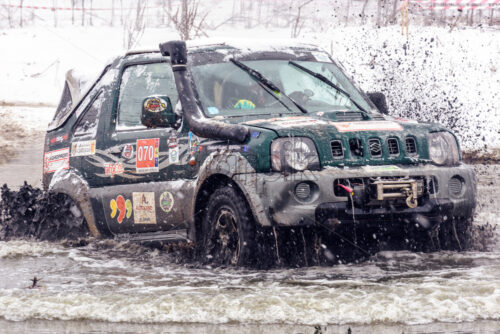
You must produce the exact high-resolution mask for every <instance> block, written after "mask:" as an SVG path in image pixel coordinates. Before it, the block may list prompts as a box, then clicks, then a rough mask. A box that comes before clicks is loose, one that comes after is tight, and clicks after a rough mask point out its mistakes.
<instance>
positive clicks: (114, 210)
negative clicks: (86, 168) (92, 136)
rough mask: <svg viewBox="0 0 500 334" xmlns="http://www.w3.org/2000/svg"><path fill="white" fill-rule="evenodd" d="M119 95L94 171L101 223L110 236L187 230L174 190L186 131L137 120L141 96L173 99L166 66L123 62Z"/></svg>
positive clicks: (168, 70) (174, 99)
mask: <svg viewBox="0 0 500 334" xmlns="http://www.w3.org/2000/svg"><path fill="white" fill-rule="evenodd" d="M121 66H122V67H121V71H120V72H121V76H120V80H119V93H118V96H117V98H116V101H115V103H114V107H113V111H112V112H111V114H110V118H109V124H110V126H109V127H108V130H107V131H105V133H104V135H103V136H104V138H103V141H104V143H105V145H104V146H105V149H104V152H103V154H101V155H100V158H101V161H99V162H98V163H99V164H100V166H101V168H100V170H99V171H97V172H96V174H95V181H94V182H96V185H98V186H99V187H102V194H101V201H102V205H103V208H104V214H105V216H106V217H105V219H106V223H107V225H108V227H109V229H110V230H111V231H112V232H113V233H115V234H121V233H139V232H157V231H172V230H184V229H186V228H187V227H186V222H185V219H184V218H183V212H182V210H181V208H182V206H181V205H180V202H179V200H180V198H177V194H176V192H175V191H174V190H175V187H174V186H173V183H174V181H175V180H176V178H177V176H176V173H174V170H176V169H178V168H179V167H181V166H180V161H181V159H180V154H179V152H180V147H179V143H180V142H187V138H185V137H186V135H185V134H183V133H182V132H180V131H177V130H176V129H173V128H154V129H153V128H146V127H145V126H143V125H142V124H141V119H140V118H141V110H142V104H143V101H144V99H146V98H147V97H149V96H155V95H156V96H159V95H160V96H167V97H168V98H169V99H170V101H171V104H172V106H175V105H176V104H177V101H178V95H177V89H176V87H175V82H174V78H173V73H172V70H171V67H170V65H169V64H168V63H167V62H165V61H156V62H151V61H149V62H124V63H123V64H122V65H121Z"/></svg>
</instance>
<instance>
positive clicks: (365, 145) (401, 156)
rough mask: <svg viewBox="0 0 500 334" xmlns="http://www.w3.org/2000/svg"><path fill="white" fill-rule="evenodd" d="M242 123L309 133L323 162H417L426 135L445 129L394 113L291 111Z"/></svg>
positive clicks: (282, 132)
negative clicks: (344, 116)
mask: <svg viewBox="0 0 500 334" xmlns="http://www.w3.org/2000/svg"><path fill="white" fill-rule="evenodd" d="M244 124H246V125H249V126H253V127H258V128H264V129H268V130H272V131H274V132H275V133H276V134H277V135H278V136H279V137H309V138H311V139H312V140H313V141H314V142H315V144H316V148H317V150H318V154H319V156H320V160H321V164H322V165H323V166H363V165H386V164H416V163H419V162H423V161H427V160H428V159H429V154H428V149H427V135H428V133H429V132H434V131H443V130H446V129H444V128H443V127H442V126H440V125H438V124H424V123H418V122H416V121H409V120H404V119H397V118H393V117H377V118H376V119H374V118H370V119H365V120H355V121H338V120H331V118H330V117H327V116H326V115H323V117H321V116H318V115H314V116H310V115H296V116H295V115H294V116H288V117H274V118H273V117H271V118H265V119H264V118H260V119H255V120H251V121H247V122H245V123H244Z"/></svg>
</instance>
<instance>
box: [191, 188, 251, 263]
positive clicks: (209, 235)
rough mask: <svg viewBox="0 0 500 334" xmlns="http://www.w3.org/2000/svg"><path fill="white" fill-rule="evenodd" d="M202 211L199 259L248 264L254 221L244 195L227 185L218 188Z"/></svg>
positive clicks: (210, 261) (209, 261)
mask: <svg viewBox="0 0 500 334" xmlns="http://www.w3.org/2000/svg"><path fill="white" fill-rule="evenodd" d="M205 213H206V214H205V217H204V218H203V223H202V229H201V230H202V231H201V233H202V235H201V236H200V238H199V240H200V241H201V245H200V250H199V253H200V255H201V256H202V261H203V262H208V263H214V264H217V265H249V264H251V262H252V261H251V260H252V256H253V255H254V254H253V253H254V252H253V251H254V240H255V224H254V221H253V219H252V213H251V212H250V209H249V208H248V205H247V202H246V200H245V198H243V196H242V195H241V194H240V193H239V192H238V191H237V190H236V189H235V188H233V187H232V186H230V185H228V186H225V187H223V188H219V189H217V190H215V191H214V192H213V193H212V195H211V196H210V198H209V200H208V205H207V207H206V211H205Z"/></svg>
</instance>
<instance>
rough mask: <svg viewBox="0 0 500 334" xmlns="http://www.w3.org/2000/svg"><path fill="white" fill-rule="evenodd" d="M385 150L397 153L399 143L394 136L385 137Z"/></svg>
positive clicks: (393, 154)
mask: <svg viewBox="0 0 500 334" xmlns="http://www.w3.org/2000/svg"><path fill="white" fill-rule="evenodd" d="M387 150H388V151H389V155H392V156H396V155H399V144H398V140H397V139H396V138H389V139H387Z"/></svg>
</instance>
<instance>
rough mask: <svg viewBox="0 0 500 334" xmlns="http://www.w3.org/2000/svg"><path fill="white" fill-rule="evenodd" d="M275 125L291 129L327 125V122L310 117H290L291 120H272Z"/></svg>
mask: <svg viewBox="0 0 500 334" xmlns="http://www.w3.org/2000/svg"><path fill="white" fill-rule="evenodd" d="M272 122H273V124H276V125H277V126H278V127H280V128H291V127H301V126H309V125H325V124H327V123H326V122H325V121H323V120H320V119H315V118H309V117H289V118H278V119H273V120H272Z"/></svg>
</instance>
